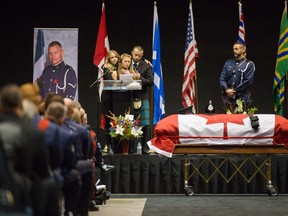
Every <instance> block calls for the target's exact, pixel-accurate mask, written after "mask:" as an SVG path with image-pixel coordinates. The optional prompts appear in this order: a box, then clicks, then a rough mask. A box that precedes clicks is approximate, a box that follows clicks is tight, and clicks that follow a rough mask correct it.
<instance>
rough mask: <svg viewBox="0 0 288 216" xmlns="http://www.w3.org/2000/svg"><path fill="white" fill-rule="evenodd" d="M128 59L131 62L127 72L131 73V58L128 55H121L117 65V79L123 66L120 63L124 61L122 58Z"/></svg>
mask: <svg viewBox="0 0 288 216" xmlns="http://www.w3.org/2000/svg"><path fill="white" fill-rule="evenodd" d="M126 57H128V58H130V60H131V63H130V66H129V68H128V70H129V72H130V73H132V56H131V55H129V54H128V53H123V54H122V55H121V56H120V60H119V65H118V71H117V72H118V78H119V77H120V74H121V70H122V69H123V66H122V61H123V60H124V58H126Z"/></svg>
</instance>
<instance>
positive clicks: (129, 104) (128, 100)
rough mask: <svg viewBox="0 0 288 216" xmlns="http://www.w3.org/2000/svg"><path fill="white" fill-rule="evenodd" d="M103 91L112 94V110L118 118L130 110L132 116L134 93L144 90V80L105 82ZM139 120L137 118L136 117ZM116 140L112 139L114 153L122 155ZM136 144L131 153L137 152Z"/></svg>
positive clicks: (132, 146)
mask: <svg viewBox="0 0 288 216" xmlns="http://www.w3.org/2000/svg"><path fill="white" fill-rule="evenodd" d="M103 83H104V86H103V91H106V93H108V92H109V93H108V94H109V95H110V94H111V98H112V101H111V106H112V107H111V109H112V110H110V111H111V112H112V113H114V114H115V115H116V116H119V115H122V116H124V115H125V111H128V109H129V108H130V114H131V115H135V114H134V104H133V99H134V97H133V91H139V90H142V80H133V81H130V82H129V81H123V80H104V81H103ZM134 118H137V116H134ZM114 142H115V140H113V139H112V143H111V145H112V146H111V147H112V149H113V151H114V153H120V152H119V151H118V150H117V148H116V146H117V143H114ZM134 145H135V144H134V143H133V145H130V146H131V149H130V150H129V152H135V149H136V147H135V146H134Z"/></svg>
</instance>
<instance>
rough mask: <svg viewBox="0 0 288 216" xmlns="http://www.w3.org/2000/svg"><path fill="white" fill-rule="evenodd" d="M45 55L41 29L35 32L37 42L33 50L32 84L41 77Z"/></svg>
mask: <svg viewBox="0 0 288 216" xmlns="http://www.w3.org/2000/svg"><path fill="white" fill-rule="evenodd" d="M45 63H46V55H45V41H44V31H43V29H38V31H37V41H36V50H35V60H34V73H33V83H34V82H35V81H36V79H37V78H39V77H40V76H41V75H42V72H43V70H44V68H45Z"/></svg>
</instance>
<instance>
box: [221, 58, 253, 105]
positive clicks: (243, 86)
mask: <svg viewBox="0 0 288 216" xmlns="http://www.w3.org/2000/svg"><path fill="white" fill-rule="evenodd" d="M254 72H255V65H254V63H253V62H252V61H249V60H247V59H244V58H243V59H241V60H240V61H237V60H236V59H235V58H233V59H229V60H227V61H226V62H225V64H224V67H223V70H222V72H221V76H220V86H221V90H222V93H223V94H225V91H226V89H228V88H232V89H234V90H235V91H236V99H237V98H241V99H242V100H244V101H245V100H247V99H248V96H249V88H250V86H251V85H252V82H253V79H254Z"/></svg>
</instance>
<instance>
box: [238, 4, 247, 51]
mask: <svg viewBox="0 0 288 216" xmlns="http://www.w3.org/2000/svg"><path fill="white" fill-rule="evenodd" d="M238 4H239V31H238V41H239V42H241V43H242V44H244V45H245V46H246V40H245V25H244V15H243V10H242V3H241V1H239V2H238Z"/></svg>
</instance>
